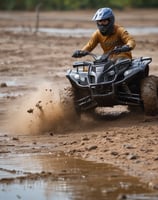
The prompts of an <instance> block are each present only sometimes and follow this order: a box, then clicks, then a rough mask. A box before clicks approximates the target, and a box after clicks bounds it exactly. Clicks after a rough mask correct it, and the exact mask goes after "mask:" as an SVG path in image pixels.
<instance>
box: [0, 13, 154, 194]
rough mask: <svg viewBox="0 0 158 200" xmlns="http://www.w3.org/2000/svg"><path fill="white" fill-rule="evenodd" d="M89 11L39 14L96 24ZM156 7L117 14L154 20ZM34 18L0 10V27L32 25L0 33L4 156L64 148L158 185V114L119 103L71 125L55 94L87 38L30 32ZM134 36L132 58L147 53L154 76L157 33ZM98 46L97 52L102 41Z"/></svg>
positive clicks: (61, 22)
mask: <svg viewBox="0 0 158 200" xmlns="http://www.w3.org/2000/svg"><path fill="white" fill-rule="evenodd" d="M92 13H93V12H92V11H88V12H86V13H84V12H75V18H74V14H73V13H71V12H70V13H69V12H66V13H64V12H62V13H58V12H50V13H43V14H41V21H40V26H41V27H44V26H45V27H56V28H59V27H61V28H63V27H65V28H66V27H68V28H77V27H83V28H84V27H87V28H94V26H95V25H94V24H93V23H89V20H90V19H91V15H92ZM127 13H128V14H127ZM151 13H152V15H151ZM157 13H158V12H157V10H147V11H145V10H141V11H139V10H135V11H132V10H128V11H127V12H119V11H117V12H116V14H117V17H118V22H119V23H121V24H122V25H124V26H134V27H135V26H141V27H143V26H147V27H150V26H157V25H158V24H157V20H155V19H157V17H158V16H157V15H158V14H157ZM82 14H83V16H82ZM72 16H73V19H72ZM140 16H141V17H140ZM34 24H35V14H34V13H3V12H2V13H0V25H1V27H17V26H20V27H30V31H29V32H25V31H23V32H21V33H16V32H14V33H12V32H6V31H1V32H0V47H1V50H0V74H1V80H0V127H1V131H0V146H1V148H0V155H1V157H5V156H8V155H9V156H11V155H12V154H13V153H15V154H30V155H32V154H35V153H36V154H38V153H54V152H56V153H57V152H64V153H65V154H66V155H71V156H73V157H79V158H83V159H85V160H91V161H96V162H101V163H110V164H113V165H115V166H117V167H119V168H121V169H123V170H124V171H125V172H126V173H127V174H130V175H132V176H136V177H138V178H139V179H140V180H141V181H142V182H143V183H145V184H147V185H148V186H149V188H151V189H156V190H157V189H158V163H157V162H158V154H157V151H158V139H157V134H158V127H157V121H158V117H157V116H155V117H148V116H145V115H144V113H143V112H142V110H141V109H136V110H135V111H132V112H129V110H128V109H127V108H126V107H122V106H117V107H114V108H106V109H104V110H102V111H101V112H102V115H101V116H99V117H98V118H96V119H95V120H94V119H92V118H90V117H87V116H82V118H81V121H77V122H76V123H74V122H73V121H72V118H69V117H70V116H69V113H68V112H64V113H63V110H62V109H61V104H60V101H58V97H59V93H60V92H59V91H60V90H62V89H63V88H64V87H65V86H68V85H69V82H68V81H67V80H66V78H65V73H66V71H67V69H69V68H71V66H72V63H73V62H74V59H73V58H72V57H71V55H72V53H73V51H74V50H76V49H78V48H81V47H82V46H83V45H84V44H85V42H87V40H88V38H87V37H77V38H76V37H67V38H66V37H58V36H51V35H47V34H44V33H36V34H35V33H33V32H32V31H31V30H32V27H34ZM135 39H136V42H137V46H136V48H135V50H134V51H133V56H134V57H140V56H149V57H152V59H153V60H152V63H151V65H150V74H154V75H158V70H157V69H158V64H157V63H158V57H157V46H158V39H157V34H150V35H143V36H141V35H136V36H135ZM95 52H97V53H100V52H101V51H100V49H99V47H98V48H96V50H95ZM43 110H44V114H43ZM41 113H42V115H41Z"/></svg>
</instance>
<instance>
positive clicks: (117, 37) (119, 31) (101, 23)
mask: <svg viewBox="0 0 158 200" xmlns="http://www.w3.org/2000/svg"><path fill="white" fill-rule="evenodd" d="M92 20H93V21H96V24H97V28H98V29H97V30H96V31H95V32H94V33H93V35H92V36H91V38H90V40H89V41H88V43H87V44H86V45H85V46H84V47H83V48H82V49H81V50H76V51H75V52H74V53H73V55H72V56H73V57H75V58H78V57H82V56H85V55H87V54H86V51H88V52H91V51H92V50H93V49H94V48H95V47H96V46H97V44H100V46H101V47H102V49H103V52H104V54H106V53H107V52H108V51H110V50H112V49H114V48H115V53H116V54H112V56H111V58H112V59H113V60H117V59H119V58H120V59H124V58H129V59H131V58H132V54H131V50H132V49H133V48H134V47H135V45H136V44H135V40H134V39H133V37H132V36H131V35H130V34H129V33H128V32H127V30H125V29H124V28H123V27H121V26H119V25H116V24H115V16H114V14H113V11H112V9H111V8H100V9H98V10H97V12H96V13H95V15H94V16H93V18H92Z"/></svg>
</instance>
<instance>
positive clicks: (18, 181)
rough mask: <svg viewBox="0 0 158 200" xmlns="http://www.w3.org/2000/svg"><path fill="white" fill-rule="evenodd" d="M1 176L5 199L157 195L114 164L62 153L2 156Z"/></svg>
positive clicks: (1, 196) (113, 199)
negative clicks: (152, 193) (80, 158)
mask: <svg viewBox="0 0 158 200" xmlns="http://www.w3.org/2000/svg"><path fill="white" fill-rule="evenodd" d="M13 172H14V173H13ZM15 177H16V178H15ZM22 177H23V178H22ZM8 178H9V179H8ZM0 180H1V181H0V199H6V200H10V199H12V200H14V199H26V200H28V199H38V200H45V199H47V200H80V199H82V200H83V199H86V200H96V199H99V200H102V199H104V200H116V199H118V198H120V199H121V195H122V194H124V195H126V199H133V200H134V199H144V200H145V199H148V200H149V199H150V200H155V199H154V198H158V196H156V195H155V196H149V195H150V193H151V191H150V190H149V189H148V188H147V187H146V186H145V185H143V184H141V183H140V182H139V181H138V180H137V179H136V178H133V177H129V176H126V175H124V173H123V171H121V170H119V169H117V168H114V167H112V166H111V165H105V164H96V163H93V162H88V161H83V160H79V159H73V158H70V157H65V156H63V155H59V156H54V155H51V154H50V155H35V156H33V157H32V156H31V157H30V155H25V156H24V155H21V156H18V157H8V158H6V157H5V158H2V157H1V158H0ZM132 195H133V196H132ZM119 196H120V197H119ZM139 197H141V198H139ZM142 197H143V198H142Z"/></svg>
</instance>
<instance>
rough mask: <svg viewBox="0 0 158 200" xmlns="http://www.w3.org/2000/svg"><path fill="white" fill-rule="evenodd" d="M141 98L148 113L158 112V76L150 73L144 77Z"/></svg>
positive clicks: (154, 113)
mask: <svg viewBox="0 0 158 200" xmlns="http://www.w3.org/2000/svg"><path fill="white" fill-rule="evenodd" d="M141 98H142V101H143V107H144V112H145V114H146V115H156V114H158V77H156V76H153V75H150V76H148V77H146V78H145V79H143V81H142V83H141Z"/></svg>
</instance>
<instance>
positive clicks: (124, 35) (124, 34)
mask: <svg viewBox="0 0 158 200" xmlns="http://www.w3.org/2000/svg"><path fill="white" fill-rule="evenodd" d="M118 31H119V35H120V37H121V40H122V42H123V43H124V44H125V45H128V46H129V47H130V48H131V49H134V48H135V46H136V42H135V40H134V38H133V37H132V36H131V35H130V34H129V33H128V31H127V30H125V29H124V28H123V27H119V29H118Z"/></svg>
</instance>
